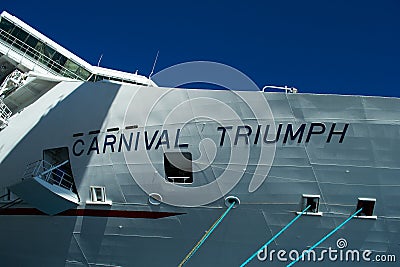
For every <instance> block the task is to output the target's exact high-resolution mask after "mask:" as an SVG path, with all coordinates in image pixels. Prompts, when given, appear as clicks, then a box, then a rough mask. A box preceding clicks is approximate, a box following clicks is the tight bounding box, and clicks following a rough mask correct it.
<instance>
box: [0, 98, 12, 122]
mask: <svg viewBox="0 0 400 267" xmlns="http://www.w3.org/2000/svg"><path fill="white" fill-rule="evenodd" d="M11 115H12V112H11V110H10V109H9V108H8V107H7V105H6V104H4V102H3V100H2V99H1V98H0V128H4V127H5V126H7V124H8V119H9V118H10V117H11Z"/></svg>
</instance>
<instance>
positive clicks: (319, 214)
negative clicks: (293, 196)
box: [296, 211, 322, 216]
mask: <svg viewBox="0 0 400 267" xmlns="http://www.w3.org/2000/svg"><path fill="white" fill-rule="evenodd" d="M296 214H297V215H299V214H301V211H298V212H296ZM303 215H308V216H322V212H304V213H303Z"/></svg>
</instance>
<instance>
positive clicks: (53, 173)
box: [23, 160, 73, 191]
mask: <svg viewBox="0 0 400 267" xmlns="http://www.w3.org/2000/svg"><path fill="white" fill-rule="evenodd" d="M68 162H69V161H68V160H66V161H64V162H62V163H60V164H57V165H55V166H53V165H52V164H50V163H48V162H47V161H45V160H38V161H35V162H33V163H30V164H28V166H27V167H26V170H25V173H24V176H23V179H29V178H35V177H38V178H40V179H42V180H43V181H46V182H48V183H50V184H52V185H57V186H60V187H63V188H65V189H67V190H70V191H72V189H73V182H72V181H73V179H72V177H71V176H70V175H69V174H67V173H66V172H65V171H63V170H62V169H61V167H62V166H64V165H65V164H67V163H68Z"/></svg>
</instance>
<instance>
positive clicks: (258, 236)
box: [0, 82, 400, 266]
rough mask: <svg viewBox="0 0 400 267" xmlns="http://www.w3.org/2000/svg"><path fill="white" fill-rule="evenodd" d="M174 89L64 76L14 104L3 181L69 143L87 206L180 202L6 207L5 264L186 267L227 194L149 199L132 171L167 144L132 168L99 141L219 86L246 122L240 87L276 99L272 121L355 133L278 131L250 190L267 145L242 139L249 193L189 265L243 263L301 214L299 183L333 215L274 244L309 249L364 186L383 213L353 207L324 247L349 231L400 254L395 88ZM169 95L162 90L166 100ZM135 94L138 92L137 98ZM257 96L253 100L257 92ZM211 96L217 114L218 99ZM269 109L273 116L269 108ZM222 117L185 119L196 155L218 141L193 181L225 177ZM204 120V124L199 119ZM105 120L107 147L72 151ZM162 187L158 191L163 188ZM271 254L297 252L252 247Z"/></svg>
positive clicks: (361, 241)
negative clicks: (93, 198)
mask: <svg viewBox="0 0 400 267" xmlns="http://www.w3.org/2000/svg"><path fill="white" fill-rule="evenodd" d="M165 92H167V89H163V88H149V87H146V88H140V87H136V86H125V85H124V86H119V85H115V84H109V83H95V84H94V83H77V82H62V83H60V84H59V85H57V86H56V87H54V88H53V89H52V90H51V91H50V92H48V93H46V94H45V95H44V96H43V97H41V98H40V99H39V100H38V101H36V102H35V103H33V104H32V105H30V106H29V107H27V108H26V109H25V110H23V111H22V112H21V113H20V114H17V115H16V116H14V117H13V118H12V119H11V120H10V123H9V126H7V127H6V128H5V129H4V130H2V131H1V132H0V162H1V165H0V179H1V184H0V186H1V187H7V186H10V185H12V184H15V183H16V182H18V181H19V180H20V179H21V177H22V174H23V170H24V168H25V166H26V165H27V164H28V163H30V162H33V161H35V160H37V159H39V158H41V157H42V153H43V152H42V151H43V150H44V149H48V148H53V147H62V146H67V147H69V149H70V157H71V166H72V169H73V170H72V171H73V174H74V178H75V182H76V184H77V188H78V194H79V197H80V200H81V206H80V208H91V209H113V210H132V211H135V210H136V211H162V212H177V213H183V214H181V215H176V216H172V217H167V218H160V219H148V218H100V217H88V216H78V217H76V216H46V215H41V216H34V215H29V216H24V215H1V216H0V229H1V230H0V231H1V234H0V236H1V242H0V262H1V265H2V266H32V265H34V266H176V265H178V264H179V263H180V261H181V260H182V259H183V258H184V257H185V255H186V254H187V253H188V252H189V251H190V249H191V248H192V247H193V246H194V244H195V243H196V242H197V241H198V240H199V239H200V238H201V236H202V235H203V234H204V231H206V230H207V229H208V228H209V227H210V225H212V223H213V222H214V221H215V220H216V219H217V218H218V217H219V216H220V214H221V213H223V211H224V210H225V209H226V206H225V205H224V200H223V199H219V200H217V201H214V202H212V203H210V204H208V205H204V206H202V207H194V208H184V207H175V206H172V205H166V204H161V205H160V206H153V205H150V204H149V202H148V195H147V194H146V193H145V192H144V191H143V190H142V189H141V188H140V187H139V186H138V185H137V183H136V182H135V180H134V179H133V178H132V174H131V172H130V168H129V167H133V168H135V169H136V170H138V171H136V172H135V174H136V175H141V176H145V177H153V175H154V173H146V170H147V169H146V168H142V167H143V166H142V165H141V164H143V161H141V160H142V159H141V158H140V155H141V154H140V151H142V152H143V153H145V154H146V155H149V157H150V159H151V161H152V164H153V165H154V168H156V169H157V170H158V171H159V172H160V173H161V174H162V172H163V166H162V164H163V150H162V149H157V150H156V149H154V146H153V147H152V148H151V149H149V150H148V151H147V150H146V149H145V148H144V145H143V144H142V147H140V148H138V152H137V153H138V155H139V156H138V159H137V162H135V161H132V162H130V163H129V164H130V165H129V166H127V164H126V154H124V153H122V152H118V151H115V152H114V153H113V152H111V148H110V147H108V148H107V147H106V149H105V151H104V152H105V153H102V152H103V147H102V145H101V143H102V142H103V141H104V138H105V136H106V135H107V131H106V129H110V128H113V127H114V128H115V127H119V128H120V130H119V132H118V133H115V135H116V136H117V134H121V133H122V132H124V130H122V129H124V127H125V126H127V125H128V124H135V125H138V129H137V130H135V131H136V132H137V131H142V132H143V130H144V129H143V126H144V125H146V129H147V130H148V131H149V132H152V133H154V131H155V130H156V129H161V128H162V126H163V119H164V118H163V116H161V115H160V114H168V113H169V112H171V110H172V109H173V108H174V107H175V106H176V105H177V103H179V102H184V101H185V100H187V99H193V98H199V97H211V98H213V99H218V100H221V101H222V102H223V103H226V104H228V105H229V106H230V107H231V108H232V109H233V110H235V112H236V113H237V114H240V118H241V119H242V125H244V124H246V125H250V126H251V127H252V129H253V130H254V129H256V128H257V122H255V120H254V115H253V114H252V113H251V110H250V109H248V108H247V107H246V105H243V103H242V102H241V101H240V99H241V97H244V98H245V96H246V95H251V94H252V96H255V95H257V97H263V98H265V99H266V100H267V102H268V104H269V106H270V108H271V111H272V113H273V116H274V120H275V124H276V125H278V124H279V123H282V124H283V125H287V124H289V123H291V124H292V125H293V126H294V129H295V130H296V129H298V127H299V126H300V125H301V124H302V123H307V127H309V125H310V124H311V123H313V122H314V123H320V122H323V123H325V124H326V125H327V128H328V127H330V126H331V124H332V123H337V125H338V127H339V125H341V127H342V128H343V125H344V124H346V123H348V124H349V126H348V130H347V132H346V136H345V139H344V141H343V143H339V141H338V140H339V136H334V137H332V141H331V142H330V143H327V142H326V140H327V135H328V133H327V132H325V133H324V134H321V135H314V136H312V138H311V139H310V142H308V143H305V142H304V140H302V142H300V143H297V140H295V141H288V142H287V143H286V144H284V143H283V142H282V138H283V135H284V134H283V133H282V134H281V139H280V140H279V141H278V142H277V144H276V152H275V157H274V161H273V164H272V167H271V169H270V171H269V173H268V177H267V179H266V180H265V181H264V183H263V184H262V185H261V186H260V187H259V188H258V189H257V190H256V191H255V192H253V193H250V192H249V191H248V187H249V184H250V180H251V179H252V173H253V172H254V169H255V167H256V166H257V164H258V163H259V162H258V157H257V155H259V146H251V144H249V145H246V144H245V142H244V139H240V140H239V141H240V142H238V144H237V148H238V149H239V150H240V149H243V150H246V149H249V148H250V149H251V150H250V155H252V156H250V157H249V162H248V164H247V166H245V168H246V170H245V172H244V175H243V177H242V179H241V180H240V183H239V184H238V185H236V186H235V187H234V188H233V189H232V190H231V192H230V193H229V195H235V196H237V197H239V198H240V200H241V205H239V207H238V208H236V209H234V210H232V211H231V212H230V213H229V214H228V216H227V217H226V219H225V220H224V221H223V222H222V224H221V225H220V226H219V227H218V228H217V229H216V231H215V232H214V233H213V234H212V235H211V236H210V238H209V239H208V240H207V241H206V242H205V244H204V245H203V246H202V247H201V248H200V249H199V251H198V252H197V253H196V254H195V255H194V256H193V258H191V259H190V261H189V262H188V264H187V265H188V266H239V265H240V264H241V263H242V262H243V261H244V260H245V259H247V257H249V256H250V255H251V254H252V253H253V252H254V251H256V250H257V249H258V248H259V247H260V246H261V245H262V244H263V243H265V242H266V241H267V240H268V239H270V238H271V237H272V236H273V235H274V234H276V233H277V232H278V231H279V230H280V229H281V228H283V227H284V226H285V225H286V224H287V223H288V222H289V221H290V220H292V219H293V218H294V216H295V215H296V211H299V210H301V205H300V202H301V196H302V194H318V195H320V196H321V200H320V201H321V203H320V210H319V211H320V212H322V213H323V215H322V216H302V217H301V218H300V219H299V220H298V221H297V222H296V223H295V224H294V225H293V226H292V227H290V228H289V229H288V230H287V231H285V232H284V233H283V234H282V235H281V236H280V237H279V238H278V239H276V241H275V242H273V243H272V244H271V246H270V247H269V249H275V250H280V249H286V250H287V251H289V250H291V249H297V250H299V251H303V250H304V249H307V248H308V247H310V246H311V245H313V244H314V243H315V242H317V241H318V240H319V239H320V238H322V237H323V236H324V235H326V234H327V233H328V232H329V231H330V230H332V229H334V228H335V227H336V226H338V225H339V224H340V223H341V222H343V221H344V220H345V219H346V218H347V217H348V216H349V215H350V214H352V213H353V212H354V211H355V209H356V204H357V198H358V197H369V198H376V206H375V210H374V214H375V215H376V216H377V219H376V220H371V219H353V220H351V221H350V222H349V223H348V224H347V225H345V226H344V227H343V228H342V229H340V230H339V231H338V232H337V233H336V234H334V235H333V236H332V237H331V238H329V239H328V240H327V241H326V242H324V243H323V244H321V245H320V246H319V248H320V249H323V248H328V247H332V248H337V247H336V240H337V239H338V238H345V239H346V240H347V242H348V247H347V249H358V250H372V251H374V253H375V254H379V253H380V254H393V255H396V256H397V258H398V259H397V260H399V257H400V244H399V240H400V234H399V230H400V220H399V219H400V207H399V202H400V196H399V193H398V192H399V186H400V181H399V178H398V177H399V169H400V161H399V160H398V155H399V152H398V151H400V150H399V148H400V147H399V146H400V145H399V142H398V141H399V133H400V127H399V126H400V121H399V119H398V115H399V114H400V105H399V104H400V100H399V99H394V98H380V97H361V96H337V95H311V94H281V93H261V92H240V93H232V92H231V91H208V90H182V89H172V90H170V91H168V93H167V94H166V93H165ZM161 96H162V99H163V100H162V101H161V100H159V99H160V97H161ZM238 96H239V97H238ZM132 97H133V99H135V101H134V102H131V100H132ZM132 103H134V104H135V105H134V107H132ZM151 103H158V104H157V105H152V104H151ZM129 105H131V106H130V109H128V106H129ZM251 105H253V107H254V104H251ZM148 107H151V108H152V110H151V112H152V113H151V115H150V116H149V118H148V120H147V121H146V120H145V118H146V116H145V115H146V112H141V110H145V109H146V108H148ZM204 108H208V109H209V110H211V111H212V112H214V113H218V112H219V110H218V106H215V105H214V106H213V105H210V106H209V107H204ZM127 110H129V114H128V115H127ZM252 116H253V117H252ZM262 119H263V120H264V122H267V121H268V119H269V118H268V117H267V116H266V117H265V118H262ZM177 120H179V118H178V119H177ZM175 122H176V121H175ZM234 123H235V121H234V120H233V119H232V120H230V119H229V118H228V119H227V120H226V121H224V122H222V125H224V126H227V125H233V126H234V127H235V126H238V125H235V124H234ZM203 125H205V126H203ZM218 125H220V124H218V123H215V122H213V121H212V120H208V119H204V118H201V119H197V120H196V121H194V122H191V123H189V124H188V125H187V126H186V128H187V130H186V131H182V135H181V142H186V143H189V148H188V149H189V151H190V152H192V153H193V156H194V158H196V157H198V156H199V155H200V154H199V153H200V152H199V151H198V149H197V144H199V141H200V140H201V139H202V138H204V137H208V138H210V139H212V140H213V141H214V142H215V143H216V144H217V148H218V152H219V153H217V156H216V158H215V160H214V163H213V164H212V165H211V166H210V167H209V168H207V169H205V170H204V172H199V173H196V174H195V175H194V180H195V182H194V186H195V185H201V184H204V183H207V182H209V181H211V180H213V179H215V177H216V176H218V174H219V173H220V172H221V169H223V168H224V167H225V168H226V167H227V166H228V165H227V162H226V161H225V160H226V157H227V152H226V151H227V150H226V149H229V148H230V144H227V145H226V146H222V147H218V144H219V142H220V138H221V132H218V131H216V130H215V129H216V127H217V126H218ZM164 126H165V125H164ZM202 127H205V129H203V130H202ZM172 128H173V127H172ZM172 128H171V129H172ZM342 128H341V129H342ZM96 129H100V130H101V132H100V134H98V139H99V140H102V141H99V146H100V148H99V154H97V153H96V152H95V151H92V152H91V153H90V154H89V155H87V153H86V152H87V150H85V152H84V153H83V154H82V155H81V156H74V155H73V154H72V151H71V150H72V149H73V148H72V146H73V144H74V142H75V141H76V138H74V137H73V134H74V133H80V132H82V133H85V136H84V137H82V140H84V141H85V144H86V147H85V149H88V144H90V142H91V140H92V138H93V137H92V136H89V135H88V134H87V133H88V132H89V131H92V130H96ZM338 129H339V128H338ZM328 130H329V129H327V131H328ZM203 133H204V134H203ZM233 133H234V132H233ZM252 138H254V133H253V136H251V137H250V141H249V143H251V141H252V140H254V139H252ZM303 139H305V136H303ZM156 142H157V141H156ZM171 142H172V141H171ZM194 144H195V145H194ZM171 146H172V145H171ZM164 147H165V146H164ZM116 150H117V149H116ZM135 152H136V151H135ZM135 152H133V151H132V153H135ZM254 155H256V156H254ZM141 170H143V171H141ZM91 185H104V186H106V193H107V198H108V199H110V200H112V201H113V205H112V206H102V205H89V204H86V201H87V200H88V199H89V198H90V196H89V187H90V186H91ZM160 190H162V188H161V189H160ZM159 192H160V193H161V194H162V191H159ZM33 193H34V192H33ZM203 194H205V195H206V194H207V192H204V193H203ZM26 206H28V204H26V203H24V204H22V205H19V206H17V207H26ZM13 208H15V207H13ZM268 264H269V265H270V266H271V265H272V266H286V264H287V262H279V261H277V260H276V259H275V260H274V261H273V262H272V263H271V262H268V261H267V262H260V261H258V260H257V259H254V260H253V261H252V262H251V264H249V266H264V265H268ZM366 264H367V263H365V262H362V261H361V262H347V263H345V262H338V261H336V262H332V261H324V262H323V263H321V262H319V263H310V262H304V263H303V262H300V263H298V264H297V265H299V266H314V265H315V266H317V265H318V266H321V265H323V266H347V265H348V266H352V265H355V266H364V265H366ZM385 265H388V266H395V265H396V263H386V264H384V263H376V262H370V263H368V266H385Z"/></svg>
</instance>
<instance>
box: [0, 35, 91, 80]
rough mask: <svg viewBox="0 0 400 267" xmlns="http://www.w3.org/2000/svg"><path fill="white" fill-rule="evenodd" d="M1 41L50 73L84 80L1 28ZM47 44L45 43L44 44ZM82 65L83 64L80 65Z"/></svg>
mask: <svg viewBox="0 0 400 267" xmlns="http://www.w3.org/2000/svg"><path fill="white" fill-rule="evenodd" d="M0 42H1V43H2V44H4V45H5V46H6V47H7V48H8V49H10V50H13V51H14V52H16V53H18V54H20V55H22V56H23V57H26V58H29V59H30V60H31V61H32V62H33V63H35V64H36V65H39V66H41V67H42V68H44V69H46V70H47V71H49V72H50V73H52V74H53V75H56V76H64V77H68V78H72V79H76V80H84V79H83V78H82V77H80V76H79V75H78V74H76V73H74V72H72V71H71V70H69V69H67V68H65V67H64V66H62V65H60V64H59V63H58V62H57V61H55V60H53V59H51V58H49V57H48V56H46V55H45V54H44V53H42V52H40V51H39V50H37V49H35V48H33V47H31V46H29V45H28V44H26V43H24V42H22V41H21V40H19V39H18V38H17V37H15V36H13V35H11V34H10V33H8V32H6V31H4V30H2V29H0ZM43 45H45V44H43ZM80 67H81V66H80Z"/></svg>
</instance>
